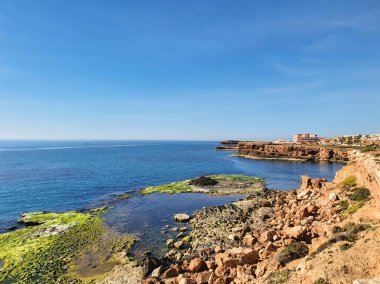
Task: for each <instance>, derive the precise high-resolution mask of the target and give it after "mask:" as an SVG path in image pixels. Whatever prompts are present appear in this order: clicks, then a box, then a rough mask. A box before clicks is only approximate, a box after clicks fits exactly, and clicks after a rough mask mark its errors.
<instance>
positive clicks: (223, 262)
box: [215, 247, 258, 268]
mask: <svg viewBox="0 0 380 284" xmlns="http://www.w3.org/2000/svg"><path fill="white" fill-rule="evenodd" d="M257 259H258V252H257V251H255V250H253V249H252V248H246V247H238V248H233V249H229V250H227V251H225V252H224V253H218V254H217V255H216V256H215V262H216V264H217V265H218V267H223V268H235V267H236V266H238V265H244V264H255V263H256V261H257Z"/></svg>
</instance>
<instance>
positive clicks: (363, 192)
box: [348, 187, 371, 201]
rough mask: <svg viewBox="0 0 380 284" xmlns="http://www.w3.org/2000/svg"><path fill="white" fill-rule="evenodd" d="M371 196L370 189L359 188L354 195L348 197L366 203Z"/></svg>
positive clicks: (354, 191)
mask: <svg viewBox="0 0 380 284" xmlns="http://www.w3.org/2000/svg"><path fill="white" fill-rule="evenodd" d="M370 196H371V192H370V191H369V189H368V188H365V187H359V188H355V189H354V190H353V193H352V194H350V195H349V196H348V198H350V199H351V200H352V201H365V200H368V198H369V197H370Z"/></svg>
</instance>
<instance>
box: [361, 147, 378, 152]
mask: <svg viewBox="0 0 380 284" xmlns="http://www.w3.org/2000/svg"><path fill="white" fill-rule="evenodd" d="M377 149H378V148H377V147H376V146H366V147H364V148H361V149H360V151H362V152H364V153H365V152H371V151H376V150H377Z"/></svg>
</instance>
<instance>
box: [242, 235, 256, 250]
mask: <svg viewBox="0 0 380 284" xmlns="http://www.w3.org/2000/svg"><path fill="white" fill-rule="evenodd" d="M255 243H256V238H255V237H253V236H252V235H251V234H246V235H245V236H244V238H243V245H245V246H246V247H253V245H254V244H255Z"/></svg>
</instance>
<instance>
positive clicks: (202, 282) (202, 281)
mask: <svg viewBox="0 0 380 284" xmlns="http://www.w3.org/2000/svg"><path fill="white" fill-rule="evenodd" d="M210 276H211V272H210V271H203V272H200V273H198V274H197V278H196V282H197V284H206V283H208V281H209V279H210Z"/></svg>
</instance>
